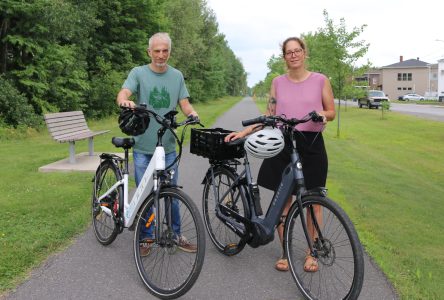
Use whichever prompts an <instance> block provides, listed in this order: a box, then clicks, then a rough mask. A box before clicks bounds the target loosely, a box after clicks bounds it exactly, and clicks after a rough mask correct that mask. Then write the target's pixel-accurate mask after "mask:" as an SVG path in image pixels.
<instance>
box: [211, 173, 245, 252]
mask: <svg viewBox="0 0 444 300" xmlns="http://www.w3.org/2000/svg"><path fill="white" fill-rule="evenodd" d="M236 177H237V176H236V174H235V173H233V172H231V171H230V170H227V169H226V168H216V169H215V170H214V181H213V179H212V178H211V177H210V176H208V178H207V180H206V182H205V186H204V189H203V197H202V206H203V217H204V223H205V227H206V229H207V232H208V234H209V235H210V238H211V241H212V242H213V244H214V246H216V249H217V250H218V251H219V252H221V253H223V254H224V255H227V256H231V255H235V254H238V253H239V252H241V251H242V249H244V247H245V244H246V240H245V239H242V238H241V237H239V236H238V235H237V234H236V233H234V232H233V231H232V230H231V229H230V228H228V227H227V226H226V225H225V224H224V223H223V222H222V221H221V220H220V219H219V218H218V217H217V216H216V205H217V204H218V203H222V204H223V205H225V206H227V207H229V208H230V209H232V210H234V211H235V212H237V213H238V214H240V215H241V216H244V217H245V218H249V217H250V213H249V209H248V203H247V201H246V199H245V196H244V194H243V193H242V192H241V190H240V189H239V187H234V188H233V189H232V190H231V191H230V193H228V194H227V195H226V196H225V197H224V199H219V198H220V197H222V196H223V195H224V194H225V193H226V192H227V191H228V190H229V189H230V186H231V184H232V183H233V182H234V181H235V179H236ZM215 193H216V195H215Z"/></svg>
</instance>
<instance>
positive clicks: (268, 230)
mask: <svg viewBox="0 0 444 300" xmlns="http://www.w3.org/2000/svg"><path fill="white" fill-rule="evenodd" d="M290 135H292V134H291V133H290ZM291 142H292V153H291V162H290V163H289V164H288V165H287V167H286V168H285V169H284V171H283V173H282V179H281V182H280V184H279V187H278V189H277V190H276V191H275V193H274V195H273V198H272V200H271V203H270V205H269V206H268V209H267V212H266V214H265V217H260V216H259V215H257V213H256V210H255V209H254V204H253V202H254V200H253V199H252V192H251V189H250V187H251V186H252V183H253V179H252V175H251V170H250V164H249V162H248V157H247V154H245V157H244V170H243V171H242V172H241V174H240V175H239V176H238V177H237V178H236V179H235V180H234V181H233V183H232V184H231V185H230V186H229V188H228V190H227V191H226V192H225V193H224V194H223V195H222V196H221V197H218V195H217V191H216V189H215V188H214V194H215V199H224V198H225V197H226V196H227V195H228V194H229V193H231V192H232V190H233V188H234V187H235V186H236V185H239V182H240V181H242V180H244V178H245V180H246V182H247V185H246V187H247V189H249V190H248V191H243V193H244V195H245V196H246V197H247V202H248V205H249V208H250V211H251V217H250V218H249V219H247V218H245V217H243V216H241V215H239V214H238V213H237V212H235V211H233V210H231V209H230V208H228V207H226V206H224V205H223V204H221V203H219V204H218V205H217V206H216V215H217V216H218V217H219V218H220V219H221V220H222V221H223V222H224V223H225V224H226V225H227V226H228V227H229V228H231V230H233V231H234V232H235V233H236V234H238V235H239V236H241V237H245V235H246V234H247V232H246V230H245V227H244V226H243V224H246V225H252V224H255V225H258V226H260V227H261V232H260V237H259V238H260V239H262V240H263V241H264V242H263V243H262V244H266V243H268V242H269V241H271V240H273V237H274V229H275V226H276V225H277V224H279V220H280V217H281V215H282V212H283V210H284V207H285V203H286V202H287V200H288V198H289V197H290V196H291V195H292V193H293V190H294V188H295V187H297V195H296V202H295V203H297V205H298V206H299V209H300V211H301V215H302V218H301V220H302V227H303V230H304V233H305V236H306V238H307V241H309V240H310V239H309V235H308V230H307V224H306V222H305V219H304V217H303V216H304V212H303V209H302V195H304V194H305V193H306V192H307V190H306V188H305V182H304V175H303V172H302V163H301V159H300V156H299V153H298V152H297V146H296V140H295V138H294V137H293V136H292V137H291ZM211 177H212V180H213V182H214V172H213V168H211ZM241 186H242V184H241ZM244 188H245V186H244ZM221 211H222V213H221ZM223 212H228V213H229V215H230V216H232V217H233V218H234V219H235V220H236V221H238V222H241V224H239V223H237V222H236V223H234V222H232V221H231V220H230V218H229V217H227V216H225V215H224V213H223ZM310 214H311V215H312V216H314V212H313V211H311V212H310ZM314 222H315V224H314V225H315V228H316V230H317V231H318V233H319V235H320V237H322V233H321V232H320V230H319V226H318V224H317V222H316V220H315V218H314ZM309 247H310V250H313V249H312V243H311V242H310V243H309Z"/></svg>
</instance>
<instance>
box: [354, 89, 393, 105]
mask: <svg viewBox="0 0 444 300" xmlns="http://www.w3.org/2000/svg"><path fill="white" fill-rule="evenodd" d="M382 101H390V100H389V98H388V97H387V96H386V95H385V94H384V92H383V91H378V90H369V91H368V92H367V96H366V97H364V98H360V99H358V105H359V108H362V107H363V106H367V107H368V108H372V107H375V108H377V109H378V108H379V107H380V106H381V102H382Z"/></svg>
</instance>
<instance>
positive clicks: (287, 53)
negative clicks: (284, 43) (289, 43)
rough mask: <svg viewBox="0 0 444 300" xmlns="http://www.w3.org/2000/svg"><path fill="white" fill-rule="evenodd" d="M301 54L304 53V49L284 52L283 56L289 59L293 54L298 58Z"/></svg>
mask: <svg viewBox="0 0 444 300" xmlns="http://www.w3.org/2000/svg"><path fill="white" fill-rule="evenodd" d="M303 52H304V49H302V48H297V49H294V50H293V51H287V52H285V56H288V57H291V56H293V54H294V55H296V56H298V55H301V54H302V53H303Z"/></svg>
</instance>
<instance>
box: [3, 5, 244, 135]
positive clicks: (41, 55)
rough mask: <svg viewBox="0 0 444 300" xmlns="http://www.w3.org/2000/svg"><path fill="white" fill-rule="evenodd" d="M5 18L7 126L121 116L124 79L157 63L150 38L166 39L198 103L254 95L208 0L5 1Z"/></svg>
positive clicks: (34, 125) (4, 91)
mask: <svg viewBox="0 0 444 300" xmlns="http://www.w3.org/2000/svg"><path fill="white" fill-rule="evenodd" d="M0 10H1V13H0V126H13V127H17V126H27V127H36V126H39V124H40V123H41V122H42V117H41V116H42V115H43V114H44V113H47V112H59V111H60V112H61V111H72V110H82V111H83V112H84V113H85V115H86V116H87V117H93V118H101V117H105V116H108V115H111V114H113V113H115V112H116V109H117V108H116V104H115V97H116V94H117V92H118V90H119V89H120V87H121V85H122V83H123V81H124V79H125V78H126V76H127V74H128V72H129V71H130V70H131V68H133V67H134V66H137V65H142V64H146V63H148V62H149V58H148V56H147V53H146V48H147V45H148V38H149V37H150V36H151V35H152V34H154V33H156V32H160V31H163V32H168V33H169V34H170V36H171V38H172V55H171V59H170V61H169V63H170V64H171V65H172V66H174V67H176V68H178V69H179V70H181V71H182V73H183V74H184V77H185V80H186V82H187V86H188V89H189V91H190V94H191V97H192V101H210V100H212V99H216V98H218V97H221V96H225V95H240V94H242V93H245V91H246V90H247V83H246V82H247V81H246V79H247V75H246V72H245V70H244V67H243V65H242V63H241V62H240V60H239V59H238V58H237V57H236V56H235V54H234V53H233V51H232V50H231V49H230V47H229V46H228V44H227V41H226V39H225V36H224V35H223V34H222V33H221V32H219V28H218V23H217V20H216V17H215V14H214V12H213V11H212V10H211V8H209V7H208V6H207V4H206V1H205V0H96V1H89V0H33V1H20V0H3V1H1V3H0Z"/></svg>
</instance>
